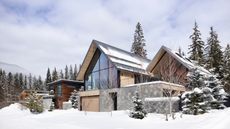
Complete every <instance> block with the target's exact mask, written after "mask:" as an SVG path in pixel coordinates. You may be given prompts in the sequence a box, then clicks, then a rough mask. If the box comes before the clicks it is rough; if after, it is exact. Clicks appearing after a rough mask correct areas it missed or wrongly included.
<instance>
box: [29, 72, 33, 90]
mask: <svg viewBox="0 0 230 129" xmlns="http://www.w3.org/2000/svg"><path fill="white" fill-rule="evenodd" d="M28 85H29V89H32V88H33V80H32V75H31V73H30V74H29V77H28Z"/></svg>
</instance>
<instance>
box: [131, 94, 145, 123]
mask: <svg viewBox="0 0 230 129" xmlns="http://www.w3.org/2000/svg"><path fill="white" fill-rule="evenodd" d="M133 103H134V108H133V110H132V111H130V114H129V116H130V117H131V118H135V119H143V118H144V117H146V115H147V112H146V111H145V110H144V106H143V102H142V100H141V99H140V97H139V94H138V93H137V92H136V95H135V96H133Z"/></svg>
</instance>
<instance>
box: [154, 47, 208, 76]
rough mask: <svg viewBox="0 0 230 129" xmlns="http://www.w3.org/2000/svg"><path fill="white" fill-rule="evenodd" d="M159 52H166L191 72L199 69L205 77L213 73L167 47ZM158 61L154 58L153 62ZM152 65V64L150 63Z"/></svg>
mask: <svg viewBox="0 0 230 129" xmlns="http://www.w3.org/2000/svg"><path fill="white" fill-rule="evenodd" d="M159 51H166V52H167V53H168V54H170V55H171V56H172V57H174V58H175V59H176V60H177V61H179V62H180V63H181V64H183V65H184V66H185V67H186V68H188V69H189V70H191V69H194V68H197V69H198V70H199V71H200V73H201V74H203V75H210V74H211V73H210V72H209V71H208V70H206V69H205V68H203V67H201V66H199V65H197V64H196V63H195V61H192V60H190V59H188V58H187V57H185V56H182V55H180V54H179V53H178V52H176V51H173V50H171V49H170V48H167V47H165V46H162V47H161V48H160V50H159ZM157 54H161V53H160V52H158V53H157ZM154 60H156V58H155V57H154V58H153V60H152V61H154ZM150 64H151V63H150Z"/></svg>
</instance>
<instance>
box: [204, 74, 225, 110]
mask: <svg viewBox="0 0 230 129" xmlns="http://www.w3.org/2000/svg"><path fill="white" fill-rule="evenodd" d="M206 86H207V87H208V88H211V89H212V90H211V91H212V95H213V98H214V100H213V101H212V102H211V104H210V105H211V108H213V109H223V108H225V106H224V104H223V103H224V101H225V99H226V97H227V93H226V92H225V91H224V88H223V85H222V84H221V82H220V81H219V80H218V79H217V78H216V77H215V76H214V75H210V76H209V77H208V79H207V81H206Z"/></svg>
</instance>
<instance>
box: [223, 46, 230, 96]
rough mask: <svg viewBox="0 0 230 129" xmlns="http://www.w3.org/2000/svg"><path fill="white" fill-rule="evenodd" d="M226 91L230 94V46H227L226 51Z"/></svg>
mask: <svg viewBox="0 0 230 129" xmlns="http://www.w3.org/2000/svg"><path fill="white" fill-rule="evenodd" d="M224 89H225V91H227V92H228V93H230V46H229V44H227V46H226V48H225V51H224Z"/></svg>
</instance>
